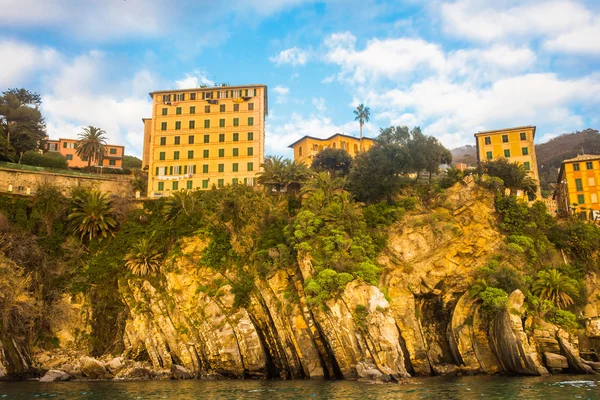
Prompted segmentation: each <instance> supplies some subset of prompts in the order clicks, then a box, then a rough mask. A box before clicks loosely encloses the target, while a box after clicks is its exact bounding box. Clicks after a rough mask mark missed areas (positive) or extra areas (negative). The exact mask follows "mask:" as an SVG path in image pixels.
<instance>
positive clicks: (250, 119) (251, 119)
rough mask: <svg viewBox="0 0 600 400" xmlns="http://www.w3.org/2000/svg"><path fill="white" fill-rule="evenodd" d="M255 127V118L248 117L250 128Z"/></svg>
mask: <svg viewBox="0 0 600 400" xmlns="http://www.w3.org/2000/svg"><path fill="white" fill-rule="evenodd" d="M252 125H254V117H248V126H252Z"/></svg>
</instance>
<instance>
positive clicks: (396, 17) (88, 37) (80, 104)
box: [0, 0, 600, 156]
mask: <svg viewBox="0 0 600 400" xmlns="http://www.w3.org/2000/svg"><path fill="white" fill-rule="evenodd" d="M0 10H2V11H1V12H0V55H1V60H2V62H0V91H1V90H4V89H5V88H11V87H26V88H28V89H31V90H35V91H37V92H39V93H41V94H42V95H43V112H44V115H45V117H46V121H47V125H48V132H49V134H50V136H51V137H53V138H56V137H76V135H77V133H78V132H79V131H80V130H81V127H82V126H85V125H96V126H100V127H102V128H103V129H104V130H106V132H107V133H108V136H109V139H110V141H111V142H113V143H123V144H125V145H126V146H127V153H129V154H134V155H140V153H141V143H142V132H143V130H142V121H141V119H142V118H143V117H148V116H150V110H151V107H150V102H149V100H150V99H149V97H148V92H150V91H153V90H160V89H169V88H173V87H194V86H196V85H198V84H201V83H211V82H218V83H221V82H228V83H230V84H248V83H264V84H266V85H268V87H269V101H270V104H269V106H270V107H269V108H270V110H269V111H270V112H269V117H268V119H267V144H266V147H267V154H282V155H286V156H291V153H290V152H289V150H288V149H287V145H288V144H289V143H291V142H293V141H294V140H296V139H297V138H299V137H301V136H302V135H306V134H310V135H314V136H321V137H326V136H329V135H331V134H333V133H335V132H344V133H346V134H351V135H353V134H357V132H358V124H357V123H356V122H354V120H353V114H352V110H353V107H354V106H355V105H356V104H358V103H361V102H363V103H365V104H366V105H368V106H369V107H370V108H371V112H372V119H371V122H370V123H369V124H367V125H366V127H365V129H366V130H365V134H366V135H367V136H374V135H376V134H377V132H378V131H379V128H380V127H385V126H389V125H409V126H415V125H419V126H421V128H422V129H423V130H424V131H425V133H427V134H429V135H434V136H436V137H438V138H439V139H440V140H441V141H442V142H443V143H444V144H445V145H446V146H448V147H450V148H453V147H457V146H460V145H463V144H472V143H473V133H474V132H477V131H480V130H485V129H495V128H503V127H508V126H518V125H536V126H537V127H538V134H537V141H538V142H542V141H545V140H548V139H549V138H551V137H553V136H556V135H557V134H560V133H564V132H571V131H574V130H580V129H584V128H587V127H592V128H598V127H600V113H599V112H598V110H599V109H600V108H599V106H600V1H597V0H587V1H586V0H581V1H576V0H571V1H567V0H552V1H545V0H518V1H517V0H446V1H444V0H429V1H426V0H405V1H375V0H360V1H354V0H331V1H317V0H229V1H219V0H197V1H194V0H95V1H81V0H0Z"/></svg>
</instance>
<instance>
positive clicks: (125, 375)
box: [117, 366, 153, 379]
mask: <svg viewBox="0 0 600 400" xmlns="http://www.w3.org/2000/svg"><path fill="white" fill-rule="evenodd" d="M152 375H153V374H152V372H151V371H150V370H148V369H147V368H143V367H135V366H134V367H129V368H124V369H121V371H119V373H118V374H117V378H118V379H152Z"/></svg>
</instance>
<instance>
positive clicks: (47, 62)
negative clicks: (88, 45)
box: [0, 40, 59, 88]
mask: <svg viewBox="0 0 600 400" xmlns="http://www.w3.org/2000/svg"><path fill="white" fill-rule="evenodd" d="M0 54H2V59H3V60H4V61H3V62H1V63H0V87H4V88H6V87H10V86H25V82H26V81H25V79H27V78H29V77H30V76H31V74H32V73H33V72H36V71H38V72H39V71H43V70H45V69H47V68H51V67H52V64H54V63H55V62H57V61H58V58H59V55H58V53H57V52H56V51H55V50H54V49H51V48H38V47H35V46H32V45H30V44H27V43H23V42H19V41H13V40H1V41H0Z"/></svg>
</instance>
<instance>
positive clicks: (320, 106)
mask: <svg viewBox="0 0 600 400" xmlns="http://www.w3.org/2000/svg"><path fill="white" fill-rule="evenodd" d="M312 103H313V105H314V106H315V108H316V109H317V111H318V112H319V113H320V114H323V113H324V112H325V111H326V110H327V107H326V106H325V99H324V98H322V97H319V98H313V99H312Z"/></svg>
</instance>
